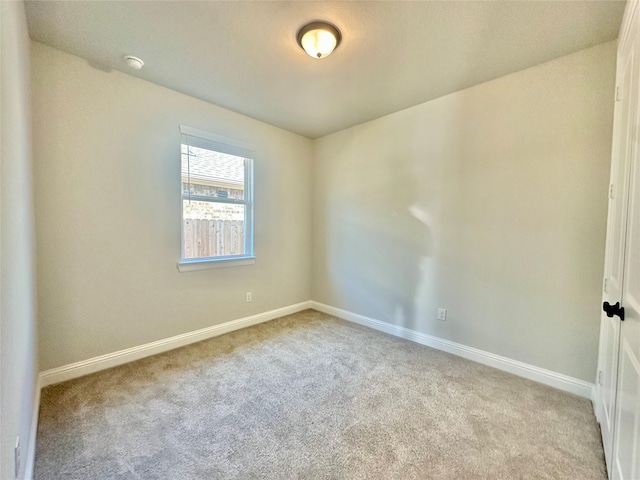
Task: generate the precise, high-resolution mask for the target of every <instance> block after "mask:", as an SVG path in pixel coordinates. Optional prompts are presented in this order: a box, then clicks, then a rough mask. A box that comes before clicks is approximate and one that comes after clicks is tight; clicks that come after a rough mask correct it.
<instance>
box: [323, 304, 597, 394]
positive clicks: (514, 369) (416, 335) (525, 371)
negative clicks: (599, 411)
mask: <svg viewBox="0 0 640 480" xmlns="http://www.w3.org/2000/svg"><path fill="white" fill-rule="evenodd" d="M311 308H313V309H314V310H318V311H319V312H324V313H327V314H329V315H333V316H334V317H338V318H342V319H343V320H348V321H350V322H354V323H357V324H359V325H364V326H365V327H369V328H373V329H375V330H379V331H381V332H385V333H389V334H391V335H395V336H396V337H401V338H405V339H407V340H411V341H414V342H416V343H420V344H422V345H426V346H428V347H432V348H435V349H437V350H442V351H444V352H448V353H452V354H454V355H457V356H459V357H463V358H466V359H468V360H473V361H474V362H478V363H482V364H484V365H488V366H490V367H493V368H497V369H498V370H503V371H505V372H509V373H512V374H514V375H517V376H519V377H524V378H527V379H529V380H533V381H535V382H539V383H542V384H544V385H548V386H550V387H554V388H557V389H559V390H563V391H565V392H570V393H573V394H575V395H579V396H581V397H584V398H588V399H591V398H592V395H593V393H592V392H593V388H594V384H592V383H589V382H585V381H584V380H580V379H577V378H573V377H570V376H568V375H563V374H561V373H557V372H553V371H551V370H546V369H544V368H540V367H536V366H534V365H529V364H527V363H523V362H519V361H517V360H512V359H510V358H507V357H502V356H500V355H496V354H494V353H489V352H485V351H483V350H478V349H477V348H472V347H468V346H466V345H462V344H460V343H455V342H451V341H449V340H444V339H442V338H438V337H434V336H432V335H427V334H425V333H421V332H417V331H415V330H410V329H408V328H404V327H400V326H398V325H393V324H391V323H387V322H382V321H380V320H376V319H373V318H369V317H365V316H364V315H359V314H357V313H353V312H349V311H347V310H342V309H340V308H336V307H331V306H329V305H325V304H323V303H320V302H315V301H312V302H311Z"/></svg>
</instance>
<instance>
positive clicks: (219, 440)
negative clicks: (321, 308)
mask: <svg viewBox="0 0 640 480" xmlns="http://www.w3.org/2000/svg"><path fill="white" fill-rule="evenodd" d="M36 478H37V479H39V480H42V479H64V480H72V479H170V480H181V479H294V478H295V479H475V478H486V479H515V478H522V479H525V478H531V479H533V478H535V479H542V478H553V479H563V478H566V479H580V480H587V479H606V472H605V466H604V461H603V453H602V446H601V443H600V437H599V431H598V426H597V424H596V421H595V418H594V416H593V413H592V408H591V404H590V402H589V401H588V400H585V399H582V398H578V397H576V396H573V395H570V394H567V393H563V392H560V391H557V390H554V389H552V388H548V387H545V386H543V385H539V384H536V383H534V382H530V381H528V380H524V379H521V378H518V377H515V376H512V375H509V374H507V373H504V372H501V371H498V370H494V369H492V368H489V367H485V366H483V365H480V364H476V363H473V362H470V361H467V360H463V359H461V358H458V357H455V356H452V355H449V354H446V353H442V352H439V351H436V350H432V349H429V348H427V347H424V346H421V345H417V344H414V343H411V342H408V341H405V340H401V339H398V338H395V337H392V336H388V335H385V334H382V333H379V332H376V331H373V330H370V329H367V328H364V327H360V326H357V325H352V324H349V323H347V322H344V321H342V320H338V319H335V318H333V317H330V316H328V315H324V314H322V313H318V312H315V311H312V310H307V311H304V312H301V313H299V314H295V315H291V316H288V317H283V318H281V319H278V320H274V321H272V322H268V323H265V324H261V325H258V326H255V327H251V328H247V329H245V330H240V331H237V332H233V333H230V334H227V335H224V336H221V337H217V338H214V339H211V340H207V341H204V342H201V343H198V344H195V345H191V346H188V347H184V348H181V349H178V350H174V351H172V352H168V353H165V354H161V355H157V356H155V357H151V358H147V359H144V360H140V361H138V362H135V363H131V364H128V365H124V366H122V367H117V368H114V369H111V370H107V371H104V372H99V373H96V374H93V375H90V376H87V377H84V378H80V379H76V380H72V381H69V382H66V383H63V384H59V385H55V386H51V387H48V388H45V389H44V390H43V392H42V404H41V409H40V424H39V427H38V441H37V453H36Z"/></svg>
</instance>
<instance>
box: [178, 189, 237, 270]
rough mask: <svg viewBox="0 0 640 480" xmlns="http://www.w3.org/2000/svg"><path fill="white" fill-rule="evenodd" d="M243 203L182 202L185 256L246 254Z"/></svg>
mask: <svg viewBox="0 0 640 480" xmlns="http://www.w3.org/2000/svg"><path fill="white" fill-rule="evenodd" d="M244 211H245V206H244V205H235V204H228V203H217V202H215V203H214V202H195V201H191V202H190V201H189V200H186V199H185V200H183V201H182V218H183V220H182V221H183V225H182V232H183V235H184V238H183V241H184V258H198V257H219V256H222V255H242V254H243V253H244Z"/></svg>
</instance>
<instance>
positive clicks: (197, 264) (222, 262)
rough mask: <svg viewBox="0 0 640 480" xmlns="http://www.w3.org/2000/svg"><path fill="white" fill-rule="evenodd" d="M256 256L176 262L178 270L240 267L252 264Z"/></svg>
mask: <svg viewBox="0 0 640 480" xmlns="http://www.w3.org/2000/svg"><path fill="white" fill-rule="evenodd" d="M254 263H256V257H235V258H215V259H207V260H193V261H186V262H180V263H178V270H179V271H180V272H193V271H195V270H209V269H211V268H227V267H240V266H242V265H253V264H254Z"/></svg>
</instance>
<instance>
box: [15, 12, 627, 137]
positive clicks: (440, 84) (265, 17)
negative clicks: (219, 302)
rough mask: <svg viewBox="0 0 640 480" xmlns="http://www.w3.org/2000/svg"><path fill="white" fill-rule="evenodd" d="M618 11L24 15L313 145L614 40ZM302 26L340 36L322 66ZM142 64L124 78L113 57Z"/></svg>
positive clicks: (96, 54)
mask: <svg viewBox="0 0 640 480" xmlns="http://www.w3.org/2000/svg"><path fill="white" fill-rule="evenodd" d="M623 10H624V2H623V1H592V2H588V1H575V0H573V1H548V2H547V1H470V2H460V1H417V2H408V1H371V2H357V1H341V2H335V1H322V2H307V1H201V2H187V1H148V2H143V1H65V2H59V1H28V2H27V19H28V23H29V32H30V35H31V37H32V38H33V39H34V40H37V41H39V42H42V43H45V44H47V45H51V46H53V47H55V48H58V49H60V50H64V51H66V52H69V53H71V54H74V55H78V56H80V57H83V58H85V59H87V60H89V61H90V62H91V63H92V64H93V65H94V66H98V67H99V68H104V69H115V70H120V71H123V72H126V73H128V74H131V75H134V76H137V77H140V78H144V79H146V80H149V81H151V82H154V83H157V84H159V85H164V86H166V87H169V88H172V89H174V90H177V91H180V92H183V93H186V94H188V95H192V96H194V97H197V98H200V99H202V100H206V101H207V102H211V103H214V104H216V105H220V106H222V107H225V108H227V109H230V110H233V111H236V112H240V113H243V114H245V115H248V116H250V117H253V118H256V119H259V120H262V121H264V122H267V123H270V124H272V125H276V126H278V127H282V128H284V129H287V130H290V131H292V132H296V133H299V134H301V135H304V136H307V137H310V138H316V137H320V136H323V135H326V134H328V133H331V132H334V131H337V130H341V129H343V128H346V127H349V126H352V125H356V124H358V123H362V122H365V121H368V120H371V119H374V118H378V117H380V116H383V115H386V114H388V113H391V112H395V111H398V110H401V109H403V108H407V107H410V106H413V105H416V104H419V103H422V102H425V101H427V100H431V99H434V98H437V97H440V96H443V95H446V94H448V93H452V92H455V91H457V90H460V89H463V88H466V87H469V86H472V85H476V84H478V83H481V82H485V81H487V80H491V79H493V78H497V77H500V76H503V75H506V74H508V73H512V72H515V71H519V70H522V69H524V68H527V67H530V66H533V65H536V64H539V63H542V62H545V61H548V60H551V59H553V58H557V57H560V56H562V55H566V54H568V53H571V52H574V51H577V50H581V49H583V48H587V47H590V46H593V45H596V44H598V43H602V42H605V41H608V40H613V39H615V38H617V36H618V30H619V27H620V23H621V20H622V13H623ZM312 20H327V21H330V22H331V23H333V24H335V25H336V26H337V27H338V28H339V29H340V30H341V31H342V36H343V39H342V43H341V45H340V46H339V47H338V48H337V49H336V50H335V52H334V53H333V54H332V55H331V56H329V57H327V58H325V59H321V60H317V59H313V58H311V57H309V56H307V54H306V53H305V52H304V51H303V50H302V49H301V48H300V47H299V46H298V45H297V43H296V39H295V37H296V32H297V30H298V29H299V28H300V27H301V26H302V25H304V24H306V23H308V22H309V21H312ZM125 54H131V55H135V56H138V57H140V58H142V59H143V60H144V62H145V67H144V68H143V69H142V70H140V71H134V70H131V69H129V68H128V67H127V66H126V65H125V63H124V61H123V55H125Z"/></svg>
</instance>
